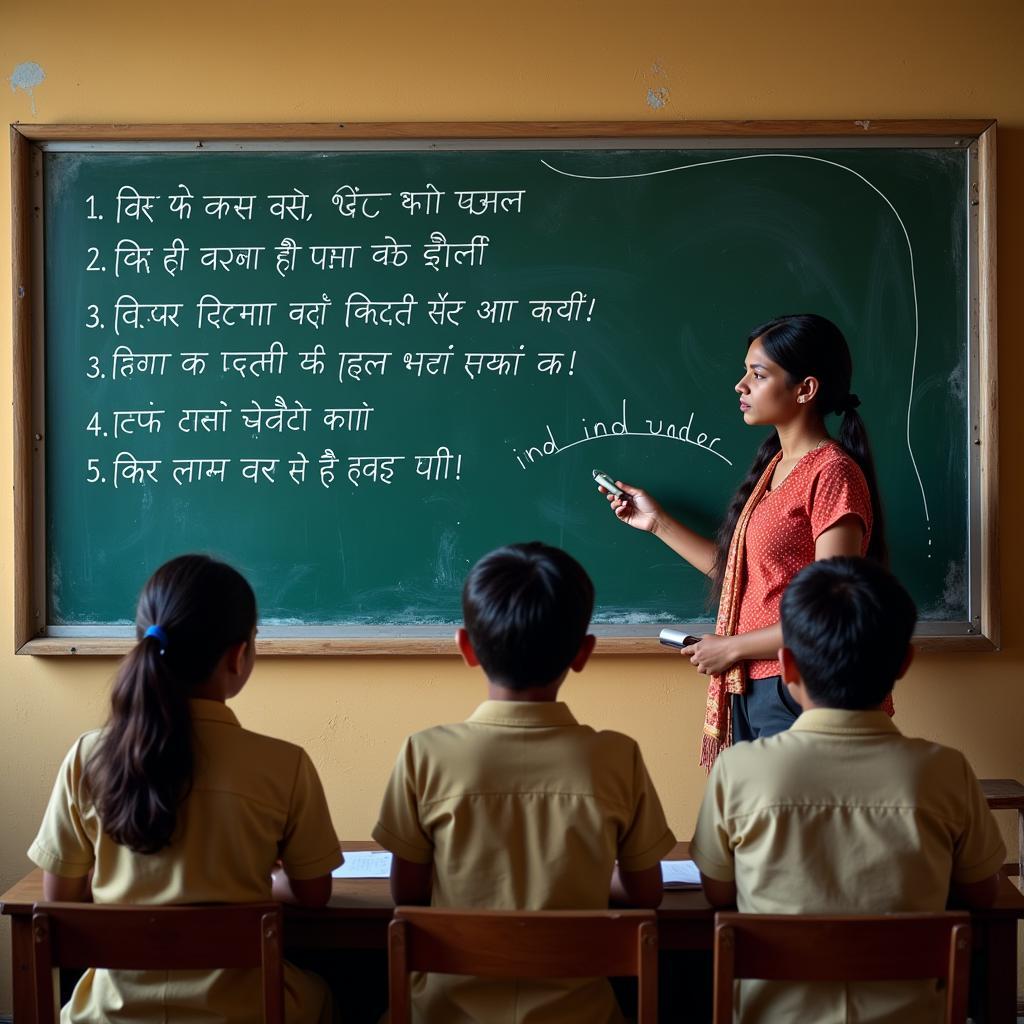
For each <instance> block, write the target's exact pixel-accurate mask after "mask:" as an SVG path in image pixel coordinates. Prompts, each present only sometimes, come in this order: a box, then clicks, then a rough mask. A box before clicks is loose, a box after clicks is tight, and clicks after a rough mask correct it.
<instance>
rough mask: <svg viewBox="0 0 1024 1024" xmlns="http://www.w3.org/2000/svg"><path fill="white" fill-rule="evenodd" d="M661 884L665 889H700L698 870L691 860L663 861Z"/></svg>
mask: <svg viewBox="0 0 1024 1024" xmlns="http://www.w3.org/2000/svg"><path fill="white" fill-rule="evenodd" d="M661 882H662V885H663V886H664V887H665V888H666V889H685V888H690V887H691V886H692V887H694V888H700V869H699V868H698V867H697V865H696V864H695V863H694V862H693V861H692V860H663V861H662V862H661Z"/></svg>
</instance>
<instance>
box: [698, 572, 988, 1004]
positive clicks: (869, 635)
mask: <svg viewBox="0 0 1024 1024" xmlns="http://www.w3.org/2000/svg"><path fill="white" fill-rule="evenodd" d="M915 620H916V610H915V609H914V606H913V602H912V601H911V600H910V597H909V595H907V593H906V591H905V590H904V589H903V588H902V587H901V586H900V584H899V583H898V582H897V581H896V580H895V579H894V578H893V577H892V576H891V575H890V574H889V573H888V572H886V571H885V570H884V569H883V568H882V567H881V566H879V565H877V564H876V563H872V562H868V561H865V560H862V559H852V558H836V559H830V560H827V561H820V562H815V563H813V564H812V565H810V566H808V567H807V568H805V569H803V570H802V571H801V572H800V573H799V574H798V575H797V577H796V578H795V579H794V581H793V582H792V583H791V584H790V586H789V588H788V589H787V591H786V594H785V596H784V597H783V601H782V631H783V640H784V643H785V647H784V648H783V649H782V650H781V651H780V656H781V662H782V666H783V678H784V679H785V680H786V683H787V684H788V685H789V687H790V691H791V694H792V696H793V698H794V699H795V700H796V701H797V702H798V703H799V704H800V705H801V707H802V708H803V713H802V714H801V715H800V717H799V718H798V719H797V720H796V722H795V723H794V724H793V726H792V727H791V728H790V730H789V731H788V732H785V733H780V734H778V735H776V736H772V737H770V738H768V739H762V740H755V741H754V742H752V743H738V744H736V745H735V747H733V748H731V749H729V750H727V751H725V752H724V753H723V754H722V756H721V757H720V758H719V759H718V761H717V762H716V764H715V766H714V768H713V769H712V771H711V775H710V777H709V779H708V788H707V791H706V792H705V795H704V800H703V802H702V804H701V809H700V813H699V816H698V820H697V828H696V832H695V835H694V838H693V843H692V845H691V853H692V855H693V858H694V860H696V862H697V864H698V866H699V867H700V870H701V875H702V877H703V881H704V887H705V892H706V894H707V896H708V899H709V900H710V901H711V902H712V903H713V904H717V905H726V904H729V903H732V902H735V904H736V906H737V907H738V909H739V910H740V911H741V912H744V913H762V914H769V913H770V914H884V913H889V912H900V911H920V912H934V911H941V910H943V909H945V907H946V904H947V899H948V898H949V896H950V892H951V889H952V891H953V894H954V896H955V897H957V898H959V899H960V900H961V901H963V902H965V903H967V904H968V905H973V904H978V905H982V904H984V903H985V902H986V901H988V900H990V899H991V898H993V896H994V892H995V884H996V881H997V878H996V873H997V872H998V870H999V867H1000V866H1001V864H1002V862H1003V858H1004V857H1005V855H1006V851H1005V849H1004V847H1003V843H1002V840H1001V839H1000V836H999V831H998V828H997V827H996V825H995V822H994V820H993V818H992V814H991V812H990V811H989V810H988V807H987V806H986V804H985V800H984V797H983V796H982V793H981V789H980V787H979V786H978V782H977V779H976V778H975V777H974V773H973V771H972V770H971V768H970V765H969V764H968V763H967V760H966V759H965V758H964V756H963V755H962V754H961V753H960V752H959V751H957V750H953V749H951V748H948V747H943V746H940V745H939V744H937V743H930V742H928V741H926V740H919V739H910V738H907V737H904V736H903V735H902V734H901V733H900V732H899V730H898V729H897V727H896V725H895V724H894V723H893V721H892V720H891V719H890V718H889V716H888V715H887V714H886V713H885V712H884V711H883V710H881V705H882V702H883V701H884V700H885V699H886V697H887V696H888V695H889V693H890V692H891V690H892V686H893V683H894V682H895V680H896V679H897V678H899V677H900V676H902V674H903V673H904V672H905V671H906V668H907V667H908V665H909V663H910V660H911V656H912V651H911V649H910V647H909V644H910V637H911V633H912V631H913V627H914V622H915ZM738 1012H739V1016H740V1019H741V1020H742V1021H743V1024H751V1022H754V1021H775V1020H801V1021H802V1020H808V1021H810V1020H813V1021H815V1022H820V1024H840V1022H842V1024H866V1022H869V1021H870V1022H882V1021H891V1022H894V1024H896V1022H898V1024H916V1022H929V1021H931V1022H934V1021H936V1020H937V1019H939V1016H940V1012H941V1001H940V1000H939V998H938V997H937V993H936V991H935V986H934V984H928V983H892V982H888V983H877V984H876V983H858V984H856V985H844V984H815V985H810V984H785V985H783V984H778V983H766V982H758V981H746V982H743V983H742V984H741V986H740V998H739V1000H738Z"/></svg>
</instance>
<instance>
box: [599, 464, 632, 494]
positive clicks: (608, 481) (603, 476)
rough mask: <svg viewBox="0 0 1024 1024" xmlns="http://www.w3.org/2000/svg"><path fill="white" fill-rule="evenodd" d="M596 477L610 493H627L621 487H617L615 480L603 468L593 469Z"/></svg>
mask: <svg viewBox="0 0 1024 1024" xmlns="http://www.w3.org/2000/svg"><path fill="white" fill-rule="evenodd" d="M593 473H594V479H595V480H596V481H597V483H598V484H600V485H601V486H602V487H603V488H604V489H605V490H606V491H608V492H609V493H610V494H614V495H615V496H616V497H622V495H623V494H624V493H625V492H624V491H623V490H622V488H621V487H616V486H615V483H614V481H613V480H612V478H611V477H610V476H609V475H608V474H607V473H602V472H601V470H599V469H595V470H594V471H593Z"/></svg>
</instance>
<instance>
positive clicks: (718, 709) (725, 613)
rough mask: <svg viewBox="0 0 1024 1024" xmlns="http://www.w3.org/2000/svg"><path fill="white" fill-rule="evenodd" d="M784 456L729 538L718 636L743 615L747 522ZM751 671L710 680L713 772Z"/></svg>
mask: <svg viewBox="0 0 1024 1024" xmlns="http://www.w3.org/2000/svg"><path fill="white" fill-rule="evenodd" d="M781 459H782V452H781V451H779V452H776V454H775V457H774V458H773V459H772V460H771V462H769V463H768V465H767V466H766V467H765V471H764V472H763V473H762V474H761V479H760V480H758V481H757V484H756V486H755V487H754V489H753V490H752V491H751V492H750V497H749V498H747V503H746V504H745V505H744V506H743V511H742V512H741V513H740V517H739V519H738V520H737V521H736V529H735V530H733V532H732V540H731V541H729V555H728V558H727V559H726V561H725V575H724V577H723V578H722V598H721V601H719V604H718V621H717V622H716V623H715V634H716V635H717V636H733V635H735V633H736V627H737V625H738V624H739V618H740V598H741V597H742V596H743V584H744V582H745V577H746V559H745V558H744V557H743V552H744V549H745V547H746V541H747V524H748V523H749V522H750V516H751V515H752V513H753V511H754V509H755V508H757V503H758V502H759V501H760V500H761V498H762V497H763V496H764V492H765V491H766V490H768V484H769V482H770V481H771V478H772V474H773V473H774V472H775V467H776V466H777V465H778V464H779V461H780V460H781ZM746 691H747V670H746V665H745V662H742V661H738V662H736V664H735V665H732V666H731V667H730V668H728V669H726V671H725V672H723V673H721V674H717V675H712V676H711V679H710V680H709V682H708V700H707V706H706V708H705V711H704V736H703V737H702V739H701V744H700V763H701V765H703V767H704V770H705V771H708V772H709V771H711V766H712V765H713V764H714V763H715V758H717V757H718V755H719V754H720V753H721V751H722V750H723V749H724V748H725V747H728V746H729V745H730V744H731V743H732V694H734V693H746Z"/></svg>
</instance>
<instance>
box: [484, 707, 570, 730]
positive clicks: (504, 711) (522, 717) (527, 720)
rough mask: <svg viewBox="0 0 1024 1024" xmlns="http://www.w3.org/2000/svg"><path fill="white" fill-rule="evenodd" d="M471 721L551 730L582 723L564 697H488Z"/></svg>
mask: <svg viewBox="0 0 1024 1024" xmlns="http://www.w3.org/2000/svg"><path fill="white" fill-rule="evenodd" d="M468 721H470V722H476V723H478V724H483V725H506V726H513V727H518V728H520V729H544V728H547V729H550V728H554V727H558V726H566V725H578V724H579V723H578V722H577V721H576V719H575V718H574V717H573V714H572V712H571V711H570V710H569V708H568V706H567V705H566V704H564V703H563V702H562V701H560V700H557V701H549V700H544V701H532V700H485V701H484V702H483V704H481V705H480V706H479V707H478V708H477V709H476V711H474V712H473V714H471V715H470V716H469V719H468Z"/></svg>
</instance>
